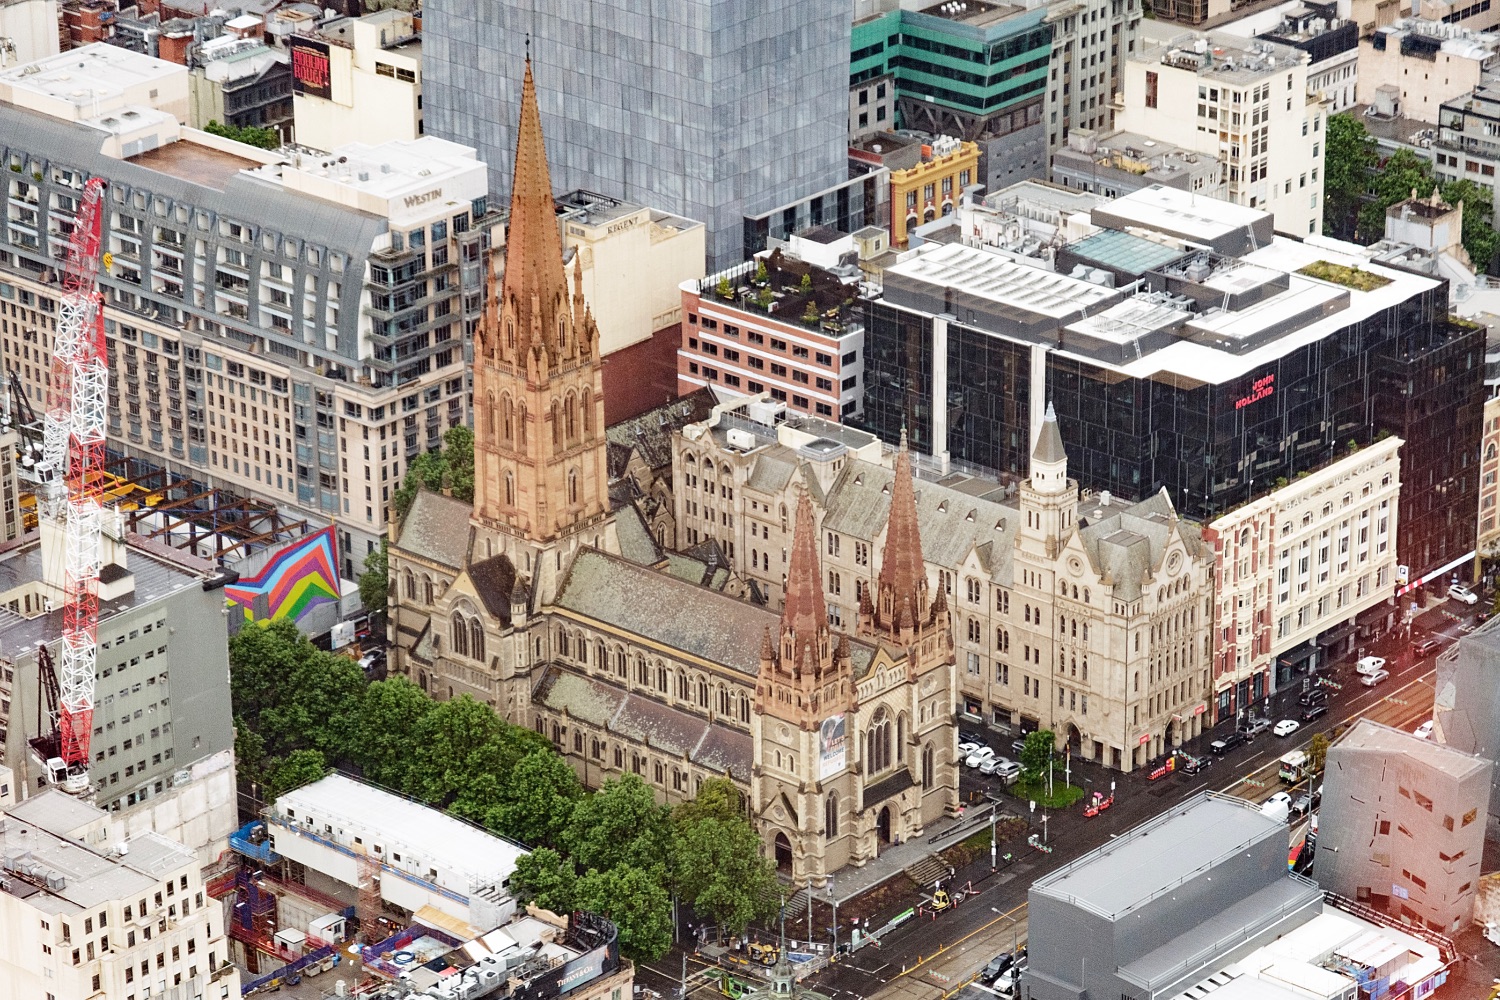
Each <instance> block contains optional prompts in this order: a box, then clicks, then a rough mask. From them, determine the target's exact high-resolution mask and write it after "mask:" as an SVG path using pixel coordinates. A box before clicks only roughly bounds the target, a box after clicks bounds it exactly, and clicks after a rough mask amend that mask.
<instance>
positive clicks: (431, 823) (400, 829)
mask: <svg viewBox="0 0 1500 1000" xmlns="http://www.w3.org/2000/svg"><path fill="white" fill-rule="evenodd" d="M267 818H268V820H269V821H270V822H271V823H273V824H278V825H280V826H282V827H286V828H295V829H296V831H297V832H298V833H299V834H303V835H311V836H312V837H313V838H316V839H318V840H321V841H323V842H325V843H329V842H331V843H332V844H334V845H337V846H338V847H340V848H345V849H347V850H353V851H354V852H355V853H363V852H369V853H370V854H371V856H373V857H375V858H376V859H378V860H380V861H382V863H384V864H385V865H387V866H389V867H391V868H394V869H396V870H398V871H402V872H406V873H408V874H411V875H413V876H415V877H417V878H419V879H425V880H426V881H429V882H432V883H433V884H436V885H439V886H442V887H444V888H446V889H449V890H451V891H453V892H456V893H459V894H461V895H464V896H469V895H474V894H479V893H486V892H489V893H493V892H494V891H496V890H498V889H500V888H501V887H502V886H504V884H505V882H506V880H507V879H509V878H510V873H511V872H512V871H513V870H514V869H515V866H516V861H517V859H519V858H520V857H522V856H523V855H525V854H526V853H527V851H526V849H525V848H524V847H521V846H519V845H517V844H513V843H511V842H510V841H508V840H502V839H501V838H499V837H496V836H493V835H491V834H489V833H486V832H485V831H484V830H481V829H480V828H479V827H477V826H471V825H470V824H468V823H465V822H463V821H462V820H459V819H455V818H454V817H452V816H450V815H448V814H447V813H445V812H442V811H441V810H438V809H432V808H429V807H427V806H424V805H421V804H419V803H417V802H413V801H411V800H410V799H405V798H402V797H401V796H399V795H394V794H392V793H391V792H387V791H384V790H382V789H379V788H376V787H375V786H373V785H367V784H365V783H364V782H361V781H356V780H354V779H353V778H347V777H345V776H343V775H341V774H331V775H329V776H328V777H326V778H323V779H322V780H320V781H315V782H313V783H312V784H310V785H305V786H303V787H302V788H299V789H297V790H296V791H293V792H288V793H286V794H285V795H283V796H281V797H280V798H278V799H277V800H276V802H275V804H274V805H273V806H272V807H271V813H270V815H269V816H268V817H267ZM271 830H272V832H273V834H274V833H276V832H277V831H276V826H272V827H271ZM291 849H292V848H291V845H290V844H289V843H288V841H287V839H286V838H285V837H278V838H276V847H275V850H277V851H279V852H280V853H282V854H288V852H289V851H290V850H291ZM347 850H346V851H345V853H347ZM289 856H290V855H289Z"/></svg>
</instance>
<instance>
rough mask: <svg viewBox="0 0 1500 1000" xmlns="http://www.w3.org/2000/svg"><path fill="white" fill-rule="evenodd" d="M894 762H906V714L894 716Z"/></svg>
mask: <svg viewBox="0 0 1500 1000" xmlns="http://www.w3.org/2000/svg"><path fill="white" fill-rule="evenodd" d="M896 760H897V761H904V760H906V713H905V712H902V713H901V714H900V715H898V716H896Z"/></svg>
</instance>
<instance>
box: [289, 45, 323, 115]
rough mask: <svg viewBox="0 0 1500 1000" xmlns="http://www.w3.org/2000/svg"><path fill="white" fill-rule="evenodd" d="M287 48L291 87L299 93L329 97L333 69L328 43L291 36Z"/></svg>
mask: <svg viewBox="0 0 1500 1000" xmlns="http://www.w3.org/2000/svg"><path fill="white" fill-rule="evenodd" d="M288 48H290V50H291V56H292V89H293V90H295V91H296V92H297V93H299V94H307V95H309V96H311V97H322V98H325V99H331V98H332V97H333V79H332V77H333V71H332V60H331V57H330V56H329V49H328V43H327V42H320V41H318V40H317V39H315V38H301V37H298V36H293V37H292V39H291V41H290V43H289V45H288Z"/></svg>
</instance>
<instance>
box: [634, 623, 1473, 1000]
mask: <svg viewBox="0 0 1500 1000" xmlns="http://www.w3.org/2000/svg"><path fill="white" fill-rule="evenodd" d="M1477 610H1478V609H1477V608H1465V607H1463V606H1462V605H1455V604H1454V602H1438V603H1437V604H1436V605H1435V606H1434V607H1433V608H1431V609H1429V610H1428V611H1426V612H1424V613H1423V614H1422V615H1420V616H1418V618H1417V620H1416V630H1415V635H1416V637H1417V638H1421V637H1424V635H1432V636H1436V637H1439V638H1443V639H1447V640H1454V639H1456V638H1457V637H1458V636H1459V635H1460V634H1462V630H1463V629H1464V627H1465V626H1467V625H1469V624H1470V623H1471V622H1472V621H1473V619H1474V616H1475V614H1476V612H1477ZM1412 641H1416V639H1413V640H1412ZM1446 645H1447V644H1446V643H1445V647H1444V648H1446ZM1366 652H1372V651H1371V650H1367V651H1366ZM1356 655H1357V651H1356V654H1351V655H1350V656H1348V657H1345V658H1343V659H1341V660H1340V661H1339V662H1338V663H1336V664H1334V665H1332V667H1331V669H1328V670H1325V671H1323V672H1321V676H1323V677H1332V678H1337V679H1336V680H1334V681H1333V684H1332V685H1330V687H1329V699H1328V712H1327V714H1325V715H1324V716H1322V717H1321V718H1319V719H1317V720H1315V721H1313V722H1309V723H1304V724H1303V725H1302V726H1301V727H1300V728H1299V729H1298V730H1297V731H1296V732H1295V733H1293V734H1292V735H1291V736H1288V737H1284V738H1278V737H1275V736H1273V735H1272V734H1271V732H1270V730H1266V731H1265V732H1263V733H1261V734H1260V735H1258V736H1257V737H1256V738H1255V739H1254V741H1253V742H1251V743H1248V744H1243V745H1241V746H1238V747H1235V748H1233V749H1232V750H1230V751H1229V752H1228V753H1227V754H1225V755H1224V756H1223V757H1222V758H1214V761H1213V764H1212V765H1210V766H1209V767H1208V768H1207V769H1206V770H1204V771H1202V772H1200V773H1198V774H1195V775H1189V774H1187V773H1186V772H1185V771H1178V772H1176V773H1174V774H1169V775H1168V776H1167V777H1165V778H1162V779H1159V780H1158V781H1155V782H1152V781H1149V780H1148V779H1147V778H1146V772H1145V771H1144V770H1142V771H1137V772H1134V773H1131V774H1120V773H1119V772H1115V771H1109V770H1107V769H1105V768H1103V767H1100V766H1099V765H1097V764H1093V763H1090V762H1081V761H1076V760H1075V761H1074V762H1073V763H1072V781H1073V783H1074V784H1076V785H1079V786H1081V787H1083V788H1084V789H1085V790H1086V791H1092V790H1093V789H1098V790H1100V791H1101V792H1105V793H1106V794H1107V793H1108V790H1109V788H1110V785H1111V783H1113V784H1114V786H1115V803H1114V806H1113V808H1111V809H1109V810H1108V811H1106V812H1104V813H1102V814H1100V815H1099V816H1098V817H1097V818H1093V819H1088V818H1085V817H1084V816H1083V804H1082V803H1079V804H1077V805H1074V806H1073V807H1071V808H1070V809H1068V810H1066V811H1060V812H1054V813H1051V814H1050V815H1049V816H1048V817H1047V824H1046V827H1047V844H1048V846H1050V847H1051V848H1052V852H1051V853H1043V852H1041V851H1038V850H1036V849H1034V848H1032V847H1030V846H1028V844H1027V842H1026V838H1025V837H1024V836H1022V837H1017V838H1013V839H1011V840H1010V841H1008V842H1006V843H1003V844H1002V845H1001V846H1000V850H1001V852H1002V853H1004V852H1006V851H1009V852H1011V853H1013V854H1014V855H1015V861H1014V862H1013V863H1012V864H1010V865H1009V866H1006V867H1003V868H1002V870H1001V871H999V872H998V873H992V872H991V870H990V863H989V857H988V852H981V856H980V857H979V858H977V859H976V860H975V861H974V862H973V863H971V864H970V865H968V866H967V867H966V868H962V869H960V870H959V871H957V872H956V874H955V875H954V877H953V879H952V880H951V882H950V884H951V885H953V886H955V887H957V886H964V885H966V884H969V883H972V886H973V892H972V894H970V895H969V896H967V897H966V898H965V900H964V902H963V903H962V905H960V906H957V907H954V908H953V909H951V910H948V911H946V912H944V913H941V914H938V915H937V916H936V917H932V916H930V915H922V916H919V917H918V918H916V919H914V920H912V921H910V922H909V923H907V924H905V925H903V926H901V927H899V928H897V929H895V930H894V931H892V932H891V933H890V934H888V935H887V936H885V938H884V939H882V940H881V941H880V942H879V944H878V945H876V946H867V947H865V948H862V949H861V950H860V951H858V952H856V953H855V954H853V955H851V956H848V957H847V958H846V959H845V960H843V961H842V962H840V963H839V964H837V965H835V966H832V967H831V968H829V969H827V970H825V971H823V972H821V973H819V974H818V975H817V976H815V977H813V979H812V980H811V981H809V982H808V984H807V985H809V986H811V987H812V988H814V989H817V990H818V991H820V992H822V993H826V994H828V995H829V996H832V997H834V998H843V997H874V996H877V995H878V996H880V997H882V998H886V997H889V998H891V1000H935V998H939V997H943V996H947V995H950V994H953V993H955V992H956V991H957V990H958V989H960V988H961V987H963V986H964V985H965V984H966V983H968V982H970V981H971V980H972V979H973V976H974V974H975V973H977V972H978V971H979V970H980V969H981V968H982V967H983V966H984V965H985V963H986V962H988V961H989V960H990V959H991V958H992V957H994V956H995V955H996V954H997V953H999V952H1002V951H1008V950H1011V949H1013V948H1014V947H1016V946H1017V945H1020V944H1025V942H1026V898H1027V891H1028V889H1029V888H1030V885H1031V883H1032V881H1034V880H1035V879H1036V878H1038V877H1039V876H1041V875H1042V874H1043V873H1045V872H1048V871H1052V870H1055V869H1056V868H1059V867H1061V866H1062V865H1064V864H1067V863H1069V862H1071V861H1073V860H1075V859H1077V858H1078V857H1080V856H1081V855H1083V854H1085V853H1087V852H1089V851H1091V850H1093V849H1095V848H1097V847H1099V846H1101V845H1102V844H1104V843H1105V842H1106V841H1108V840H1109V839H1110V838H1111V837H1112V836H1115V835H1117V834H1119V833H1121V832H1123V831H1125V830H1128V829H1130V828H1131V827H1134V826H1136V825H1137V824H1139V823H1142V822H1144V821H1145V820H1147V819H1149V818H1151V817H1152V816H1155V815H1157V814H1159V813H1160V812H1162V811H1163V810H1164V809H1166V808H1169V807H1170V806H1172V805H1174V804H1176V803H1178V802H1181V801H1183V800H1185V799H1187V798H1189V797H1190V796H1193V795H1196V794H1198V793H1199V792H1201V791H1203V790H1204V789H1214V790H1216V791H1220V792H1224V793H1226V794H1230V795H1237V796H1240V797H1242V798H1245V799H1248V800H1250V801H1252V802H1262V801H1264V800H1265V799H1266V798H1267V797H1269V796H1270V795H1271V794H1272V793H1273V792H1276V791H1279V790H1282V789H1283V788H1287V787H1289V786H1285V785H1283V784H1282V783H1281V782H1280V780H1279V778H1278V777H1277V768H1278V760H1279V758H1280V757H1281V755H1283V754H1285V753H1287V752H1288V751H1291V750H1296V749H1306V748H1307V745H1308V744H1309V743H1310V742H1311V741H1312V738H1313V736H1314V735H1316V734H1318V733H1326V734H1327V735H1329V736H1330V738H1331V737H1332V736H1333V734H1334V733H1335V732H1336V731H1341V730H1342V729H1343V728H1344V727H1346V726H1348V725H1350V724H1352V723H1353V722H1354V721H1356V720H1358V719H1360V718H1367V719H1372V720H1374V721H1376V722H1380V723H1383V724H1385V725H1389V726H1393V727H1395V728H1398V729H1402V730H1405V731H1407V732H1410V731H1411V730H1412V729H1414V728H1415V727H1416V726H1417V725H1418V724H1420V723H1421V722H1423V721H1425V720H1427V719H1429V718H1431V717H1432V703H1433V678H1434V676H1435V671H1434V669H1433V657H1432V656H1428V657H1425V658H1421V659H1417V658H1414V657H1413V656H1412V655H1410V653H1409V652H1407V651H1406V644H1403V650H1402V652H1400V653H1399V654H1396V655H1391V654H1390V653H1387V654H1386V655H1387V656H1388V660H1389V662H1388V664H1387V669H1388V670H1390V672H1391V677H1390V678H1389V679H1388V680H1386V681H1385V682H1384V683H1382V684H1380V685H1379V686H1377V687H1374V688H1367V687H1365V686H1363V685H1362V684H1360V683H1359V682H1358V679H1357V677H1356V675H1355V674H1354V670H1353V664H1354V659H1355V657H1356ZM1301 692H1302V684H1301V683H1300V678H1299V679H1298V680H1296V681H1294V682H1293V683H1292V684H1289V685H1287V687H1286V689H1284V690H1282V691H1279V692H1277V693H1276V694H1274V695H1272V696H1271V697H1270V698H1269V699H1267V710H1266V712H1265V714H1264V717H1265V718H1268V719H1270V720H1272V721H1273V722H1274V721H1276V720H1280V719H1300V717H1301V711H1302V710H1301V707H1300V706H1298V705H1297V698H1298V697H1299V696H1300V694H1301ZM1232 728H1233V726H1232V724H1231V723H1228V722H1226V723H1223V724H1221V725H1219V726H1217V727H1215V728H1214V729H1212V730H1209V731H1208V732H1205V733H1204V734H1203V735H1201V736H1199V737H1198V738H1197V739H1195V740H1192V741H1189V742H1188V743H1187V744H1185V745H1184V747H1183V749H1184V750H1186V751H1187V752H1189V753H1192V754H1194V755H1195V756H1199V757H1211V756H1212V755H1211V754H1210V752H1209V749H1208V744H1209V743H1210V742H1212V741H1213V740H1215V739H1218V738H1219V737H1220V736H1222V735H1223V734H1224V733H1226V732H1229V731H1231V730H1232ZM993 742H994V743H995V745H996V748H997V749H998V750H999V751H1000V752H1001V753H1002V754H1006V755H1008V756H1010V755H1013V754H1011V752H1010V751H1009V747H1008V743H1006V744H1005V745H1001V741H1000V740H998V739H997V740H994V741H993ZM1062 777H1063V775H1062V771H1061V765H1059V771H1058V773H1057V780H1058V781H1061V780H1062ZM1291 787H1292V788H1293V794H1294V795H1295V794H1296V789H1297V788H1299V787H1301V786H1291ZM975 791H978V792H981V793H986V794H989V795H992V796H994V797H995V798H996V799H998V801H999V803H1000V807H1001V808H1002V809H1007V810H1009V811H1011V812H1014V813H1016V814H1017V815H1020V816H1022V817H1031V813H1030V810H1029V809H1028V807H1027V803H1025V802H1021V801H1018V800H1017V799H1015V798H1013V797H1011V796H1009V795H1008V794H1006V792H1005V791H1004V788H1003V786H1002V785H1001V783H1000V782H999V781H998V780H996V779H994V778H989V777H985V776H982V775H980V774H978V773H977V772H975V771H972V770H970V769H967V768H965V769H964V773H963V776H962V778H961V780H960V793H961V797H962V798H963V799H964V801H969V798H970V794H971V793H972V792H975ZM1041 817H1042V812H1041V811H1040V810H1039V811H1038V812H1037V814H1036V815H1035V817H1034V818H1032V829H1033V830H1035V831H1036V832H1038V833H1040V832H1041V829H1042V821H1041ZM1306 824H1307V820H1306V818H1303V819H1300V820H1298V821H1296V822H1294V823H1293V824H1292V825H1291V826H1289V827H1288V844H1289V845H1290V843H1291V842H1292V840H1293V838H1294V837H1295V838H1296V839H1300V838H1301V836H1302V833H1301V831H1302V829H1303V828H1304V827H1305V826H1306ZM930 891H931V889H930V887H928V888H927V892H921V891H919V890H918V889H916V888H915V887H912V888H911V890H910V892H909V893H905V894H903V903H902V908H904V907H905V906H914V905H916V904H918V903H919V902H921V901H923V900H925V899H927V898H928V897H929V895H930ZM893 912H894V911H893ZM877 926H878V923H877ZM843 934H847V929H844V930H842V932H841V940H845V939H846V938H844V937H843V936H842V935H843ZM680 965H681V953H680V952H675V951H674V952H673V953H672V954H671V955H670V956H668V957H667V958H665V959H663V960H662V961H661V962H659V963H657V964H656V965H655V966H653V967H643V968H640V969H638V970H637V981H638V982H639V983H640V984H641V985H642V986H644V987H646V988H649V989H654V990H656V991H658V992H660V993H662V994H663V995H664V996H674V995H676V994H677V992H678V987H679V981H680V975H681V968H680ZM704 966H705V963H702V962H700V961H698V960H697V959H695V958H694V957H693V956H691V955H690V956H688V971H689V975H691V973H692V971H693V970H694V969H695V968H703V967H704ZM705 990H706V991H710V992H712V993H715V994H716V993H717V984H716V982H713V981H709V980H708V979H706V978H705V979H703V980H701V981H700V982H699V984H698V985H697V986H696V987H694V988H690V989H689V991H688V992H689V994H690V995H692V994H696V995H700V996H702V995H706V994H704V993H703V991H705ZM975 992H978V991H975Z"/></svg>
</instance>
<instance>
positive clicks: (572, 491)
mask: <svg viewBox="0 0 1500 1000" xmlns="http://www.w3.org/2000/svg"><path fill="white" fill-rule="evenodd" d="M577 502H578V470H577V469H569V470H568V503H572V504H576V503H577Z"/></svg>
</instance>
